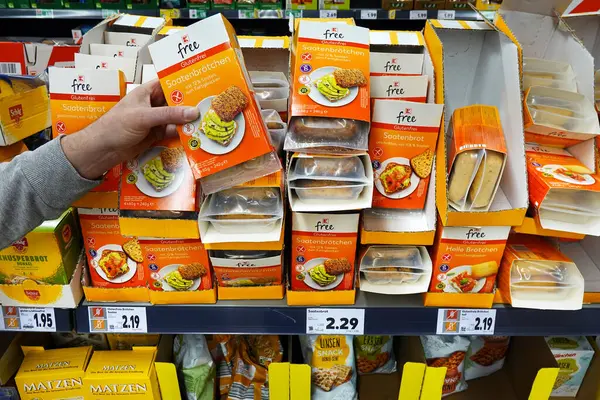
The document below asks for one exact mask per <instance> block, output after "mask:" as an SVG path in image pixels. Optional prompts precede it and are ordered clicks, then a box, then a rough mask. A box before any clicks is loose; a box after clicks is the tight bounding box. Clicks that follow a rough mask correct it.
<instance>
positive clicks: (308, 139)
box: [284, 20, 370, 153]
mask: <svg viewBox="0 0 600 400" xmlns="http://www.w3.org/2000/svg"><path fill="white" fill-rule="evenodd" d="M294 35H295V38H294V43H295V46H296V49H295V52H294V57H295V60H293V63H292V65H293V69H292V80H293V82H294V83H293V88H292V97H291V102H290V112H289V134H288V136H287V138H286V141H285V144H284V149H285V150H287V151H301V152H313V153H314V152H321V153H323V152H328V153H332V152H333V153H345V152H348V151H364V150H367V148H368V134H369V121H370V105H369V93H370V89H369V30H368V29H366V28H361V27H358V26H350V25H346V24H339V23H335V22H331V21H327V22H316V21H305V20H301V21H300V23H299V25H298V30H297V31H296V32H295V33H294Z"/></svg>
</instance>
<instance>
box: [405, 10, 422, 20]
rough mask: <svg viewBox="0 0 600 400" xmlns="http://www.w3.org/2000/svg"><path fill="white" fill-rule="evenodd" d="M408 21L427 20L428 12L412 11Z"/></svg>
mask: <svg viewBox="0 0 600 400" xmlns="http://www.w3.org/2000/svg"><path fill="white" fill-rule="evenodd" d="M408 19H427V10H411V11H410V14H409V15H408Z"/></svg>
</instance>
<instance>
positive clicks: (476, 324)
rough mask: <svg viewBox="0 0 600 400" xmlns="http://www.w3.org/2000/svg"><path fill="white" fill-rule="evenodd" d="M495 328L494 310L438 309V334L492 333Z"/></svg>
mask: <svg viewBox="0 0 600 400" xmlns="http://www.w3.org/2000/svg"><path fill="white" fill-rule="evenodd" d="M495 328H496V310H488V309H473V310H461V309H458V310H455V309H447V308H441V309H439V310H438V319H437V327H436V334H438V335H493V334H494V329H495Z"/></svg>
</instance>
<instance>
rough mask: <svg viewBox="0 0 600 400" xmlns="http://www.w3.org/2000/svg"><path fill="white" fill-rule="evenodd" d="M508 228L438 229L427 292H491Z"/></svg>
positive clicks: (446, 227) (440, 227)
mask: <svg viewBox="0 0 600 400" xmlns="http://www.w3.org/2000/svg"><path fill="white" fill-rule="evenodd" d="M509 232H510V226H484V227H481V228H476V227H449V226H445V227H442V226H438V231H437V234H436V240H435V243H434V245H433V246H434V247H433V253H432V257H431V258H432V262H433V273H432V277H431V283H430V286H429V291H430V292H439V293H493V292H494V287H495V284H496V274H497V273H498V266H499V265H500V260H501V259H502V253H503V252H504V246H505V244H506V239H507V238H508V233H509Z"/></svg>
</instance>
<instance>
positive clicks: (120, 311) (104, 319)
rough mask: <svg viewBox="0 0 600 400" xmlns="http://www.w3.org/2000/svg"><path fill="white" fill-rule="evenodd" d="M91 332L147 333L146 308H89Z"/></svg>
mask: <svg viewBox="0 0 600 400" xmlns="http://www.w3.org/2000/svg"><path fill="white" fill-rule="evenodd" d="M88 310H89V313H90V332H91V333H96V332H114V333H147V332H148V322H147V320H146V308H145V307H95V306H94V307H89V309H88Z"/></svg>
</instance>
